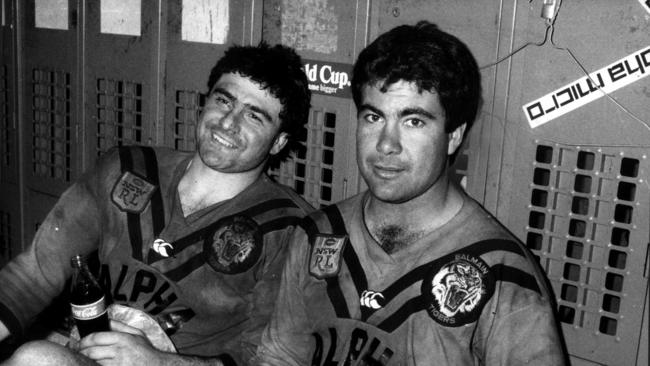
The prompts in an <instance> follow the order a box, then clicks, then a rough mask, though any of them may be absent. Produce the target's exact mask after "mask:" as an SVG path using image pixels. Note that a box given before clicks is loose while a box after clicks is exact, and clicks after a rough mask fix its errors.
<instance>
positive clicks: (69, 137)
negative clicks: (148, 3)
mask: <svg viewBox="0 0 650 366" xmlns="http://www.w3.org/2000/svg"><path fill="white" fill-rule="evenodd" d="M13 5H14V6H16V11H17V19H18V24H17V29H18V31H19V32H21V34H22V36H19V37H20V38H19V39H18V62H19V63H20V67H19V70H21V71H20V75H18V77H17V80H19V82H20V88H18V89H17V90H19V91H21V94H20V95H17V98H18V99H19V101H18V103H17V105H18V106H20V110H19V111H18V114H17V116H18V121H19V123H20V128H21V135H22V136H21V137H20V142H19V146H20V149H21V151H20V154H22V156H23V157H24V158H23V159H22V166H21V167H19V169H20V173H19V174H20V181H19V184H20V189H18V190H17V192H18V195H19V196H20V199H21V201H20V205H21V207H22V210H23V212H24V216H23V217H22V220H23V221H22V227H21V237H20V241H21V247H19V249H23V248H24V247H25V246H26V243H29V242H30V241H31V239H32V238H33V236H34V231H35V230H34V228H33V227H30V223H34V222H40V221H41V220H42V219H43V218H44V217H45V213H47V211H49V209H50V208H51V207H52V205H53V203H54V201H52V200H51V197H53V196H58V195H59V194H61V192H63V190H64V189H65V188H66V187H67V186H68V185H69V184H70V183H71V182H72V181H74V179H75V178H76V177H77V176H78V175H79V174H80V173H81V159H80V155H81V150H80V148H79V147H80V141H81V140H80V139H79V138H78V135H77V129H78V127H79V119H78V116H79V110H80V109H81V105H82V98H81V97H80V94H81V92H80V91H81V82H82V78H81V74H82V73H81V71H80V67H81V63H80V62H79V52H80V47H79V44H80V42H79V39H80V37H81V30H80V28H79V27H78V26H77V21H78V14H79V11H78V10H79V8H78V6H79V4H78V3H77V2H76V1H69V2H66V3H65V6H63V7H58V6H55V7H53V6H51V4H48V3H45V2H36V1H33V0H32V1H27V2H24V3H23V2H14V3H13ZM27 208H29V209H27ZM16 213H17V212H16ZM13 254H17V253H13Z"/></svg>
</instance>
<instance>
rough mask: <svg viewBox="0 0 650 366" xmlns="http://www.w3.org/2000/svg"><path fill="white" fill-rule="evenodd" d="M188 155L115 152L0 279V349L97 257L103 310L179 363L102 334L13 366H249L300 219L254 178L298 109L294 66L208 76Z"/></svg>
mask: <svg viewBox="0 0 650 366" xmlns="http://www.w3.org/2000/svg"><path fill="white" fill-rule="evenodd" d="M208 87H209V93H208V95H207V98H206V102H205V105H204V108H203V111H202V114H201V116H200V118H199V122H198V125H197V128H196V145H197V146H196V152H194V153H186V152H178V151H174V150H171V149H167V148H152V147H142V146H139V147H120V148H116V149H114V150H112V151H110V152H108V153H107V154H104V155H103V156H102V157H101V158H100V161H99V162H98V164H97V166H96V167H95V168H94V169H92V170H90V171H89V172H87V173H86V174H84V175H83V176H82V177H81V178H80V179H79V181H77V182H76V183H75V184H73V185H72V186H71V187H70V188H69V189H68V190H67V191H66V192H65V193H64V194H63V196H62V197H61V198H60V200H59V202H58V203H57V204H56V206H55V207H54V208H53V209H52V211H51V212H50V214H49V215H48V217H47V218H46V220H45V221H44V222H43V224H42V225H41V226H40V228H39V230H38V233H37V234H36V239H35V240H34V242H33V243H32V244H31V245H30V246H29V248H28V249H27V250H26V251H25V252H24V253H22V254H21V255H19V256H18V257H17V258H16V259H14V260H13V261H12V262H11V263H9V264H8V265H7V266H6V267H4V268H3V269H2V271H0V283H2V284H3V285H2V286H1V287H0V340H1V339H3V338H5V337H7V336H8V335H13V336H16V337H20V336H21V333H22V332H23V330H24V329H25V328H26V327H27V326H28V325H29V323H30V322H31V321H32V319H33V318H34V316H36V315H37V314H38V313H39V312H40V311H41V310H43V309H44V308H45V307H46V306H47V305H48V304H49V303H50V301H52V299H53V298H54V297H55V296H56V295H58V294H59V293H61V292H62V291H63V289H64V286H65V283H66V280H67V279H68V278H69V276H70V274H71V272H72V269H71V267H70V264H69V263H70V257H72V256H73V255H76V254H82V255H89V254H91V253H94V252H96V253H97V254H98V257H99V262H100V271H99V282H100V283H101V284H102V285H103V287H104V290H105V291H106V293H107V296H108V297H110V298H112V302H114V303H116V304H120V305H127V306H129V307H131V308H134V309H138V310H141V311H143V312H145V313H147V314H148V315H150V316H152V317H154V318H155V320H157V321H158V323H159V324H160V325H161V326H162V327H163V329H164V330H165V331H166V333H167V334H168V335H169V336H170V338H171V341H172V342H173V344H174V347H175V348H176V350H177V351H178V353H169V352H163V351H161V350H158V349H156V348H155V347H153V346H152V338H151V337H150V336H151V335H150V334H143V331H142V329H137V328H134V327H132V326H130V325H128V324H122V323H120V322H118V321H115V320H113V321H112V322H111V328H112V331H107V332H97V333H92V334H90V335H88V336H86V337H85V338H83V339H81V341H80V343H79V349H78V352H76V351H71V350H69V349H68V348H65V347H62V346H59V345H57V344H54V343H50V342H46V341H37V342H30V343H27V344H25V345H23V346H21V347H20V348H19V349H18V350H17V351H16V352H15V353H14V355H13V357H12V358H11V359H10V360H9V364H17V365H41V364H53V365H78V364H81V365H86V364H88V365H97V363H100V364H102V365H108V364H110V365H172V364H173V365H185V364H193V365H196V364H201V365H202V364H209V365H221V364H226V365H232V364H235V363H237V364H247V363H248V359H249V358H250V357H252V356H253V355H254V351H255V349H256V346H257V345H258V344H259V342H260V336H261V331H262V329H263V328H264V326H265V325H266V322H267V320H268V318H269V316H270V313H271V310H272V309H273V303H274V300H275V298H276V294H277V289H278V286H279V278H280V273H281V266H282V264H283V262H284V258H285V256H286V252H287V246H286V238H287V237H288V236H289V235H290V234H291V233H292V232H293V230H294V227H295V226H296V224H297V223H298V220H299V219H300V218H302V217H303V216H304V215H305V214H306V213H308V212H310V211H311V206H309V204H307V203H306V202H305V201H304V200H303V199H302V198H301V197H300V196H298V195H297V194H296V193H295V192H293V191H292V190H291V189H289V188H287V187H284V186H281V185H279V184H277V183H275V182H273V181H272V180H271V179H270V178H269V177H268V176H266V174H264V171H265V169H266V168H267V166H268V164H269V163H270V161H271V160H274V161H278V160H279V159H282V158H283V157H284V156H286V154H287V153H288V150H289V149H288V148H287V145H289V144H290V143H292V142H293V141H294V140H295V138H296V137H298V136H299V135H300V133H301V131H302V130H303V129H304V123H305V122H306V121H307V117H308V113H309V104H310V92H309V89H308V84H307V79H306V76H305V74H304V72H303V71H302V62H301V60H300V58H299V57H298V55H297V54H296V53H295V52H294V51H293V50H292V49H290V48H287V47H284V46H280V45H278V46H273V47H271V46H268V45H266V44H260V45H259V46H257V47H253V46H245V47H244V46H234V47H232V48H230V49H229V50H227V51H226V53H225V55H224V57H223V58H221V59H220V60H219V61H218V62H217V64H216V65H215V67H214V68H213V70H212V72H211V74H210V78H209V81H208Z"/></svg>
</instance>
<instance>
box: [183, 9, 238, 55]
mask: <svg viewBox="0 0 650 366" xmlns="http://www.w3.org/2000/svg"><path fill="white" fill-rule="evenodd" d="M229 7H230V0H183V9H182V10H181V14H182V24H183V26H182V31H181V33H182V34H181V39H182V40H183V41H191V42H202V43H212V44H225V43H226V41H227V40H228V30H229V29H228V28H229V26H230V13H229Z"/></svg>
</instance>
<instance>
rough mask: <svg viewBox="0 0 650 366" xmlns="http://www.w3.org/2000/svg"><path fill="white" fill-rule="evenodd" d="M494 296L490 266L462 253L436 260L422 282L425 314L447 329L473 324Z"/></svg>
mask: <svg viewBox="0 0 650 366" xmlns="http://www.w3.org/2000/svg"><path fill="white" fill-rule="evenodd" d="M493 293H494V276H493V275H492V273H491V272H490V267H489V266H488V265H487V264H486V263H485V262H484V261H483V260H482V259H481V258H478V257H474V256H472V255H469V254H465V253H455V254H453V255H451V256H448V257H446V259H441V260H440V261H438V262H437V264H436V265H434V267H433V269H432V271H431V272H430V273H429V275H427V276H425V279H424V281H423V282H422V295H423V297H424V299H425V301H426V310H427V312H428V313H429V315H430V316H431V318H433V320H435V321H436V322H438V323H440V324H442V325H444V326H448V327H459V326H461V325H464V324H468V323H472V322H474V321H476V320H477V319H478V318H479V316H480V315H481V311H482V310H483V306H484V305H485V303H486V302H487V301H488V300H489V299H490V297H491V296H492V294H493Z"/></svg>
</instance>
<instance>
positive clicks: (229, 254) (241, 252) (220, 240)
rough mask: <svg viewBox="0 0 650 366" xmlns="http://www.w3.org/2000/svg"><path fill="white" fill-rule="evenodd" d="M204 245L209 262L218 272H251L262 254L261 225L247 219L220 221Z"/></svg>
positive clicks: (238, 216) (234, 217)
mask: <svg viewBox="0 0 650 366" xmlns="http://www.w3.org/2000/svg"><path fill="white" fill-rule="evenodd" d="M214 227H215V229H214V231H212V233H211V234H209V235H207V236H206V238H205V240H204V242H203V255H204V256H205V260H206V262H208V264H209V265H210V266H211V267H212V268H214V270H216V271H217V272H222V273H227V274H235V273H242V272H244V271H247V270H248V269H250V268H251V267H252V266H253V265H254V264H255V263H257V260H258V259H259V257H260V255H261V254H262V246H263V244H262V243H263V238H262V232H261V231H260V228H259V225H257V223H256V222H255V221H254V220H253V219H251V218H250V217H247V216H242V215H235V216H229V217H226V218H223V219H221V220H219V221H218V222H217V223H216V224H215V225H214Z"/></svg>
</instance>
